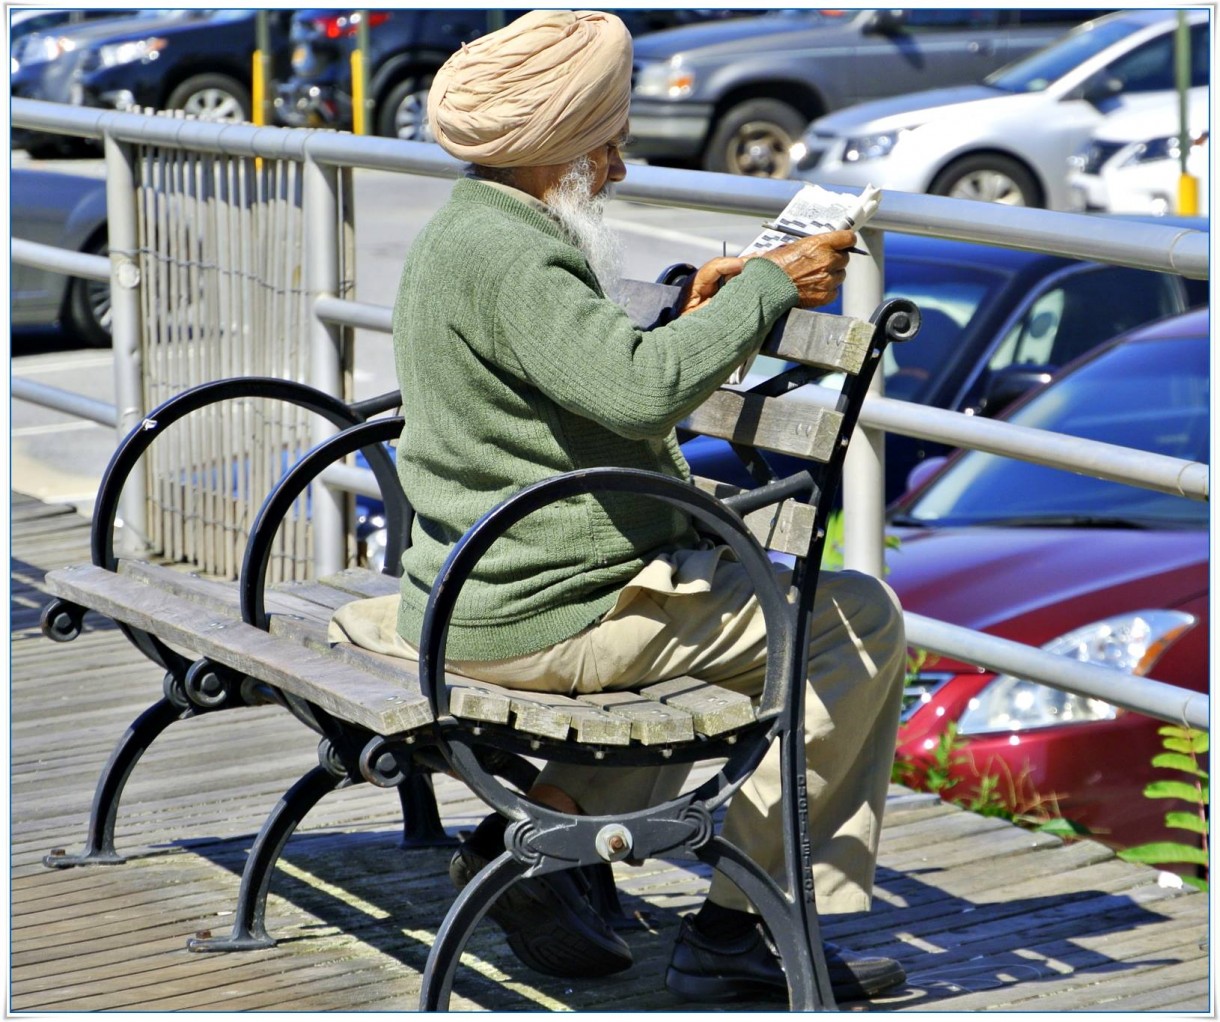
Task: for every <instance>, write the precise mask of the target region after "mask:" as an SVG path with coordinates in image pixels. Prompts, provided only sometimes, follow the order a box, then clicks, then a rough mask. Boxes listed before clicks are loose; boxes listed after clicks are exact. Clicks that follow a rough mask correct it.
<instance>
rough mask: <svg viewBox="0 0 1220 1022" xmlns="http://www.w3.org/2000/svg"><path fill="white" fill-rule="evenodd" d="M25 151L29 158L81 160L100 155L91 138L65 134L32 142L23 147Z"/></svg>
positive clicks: (95, 157)
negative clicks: (79, 137)
mask: <svg viewBox="0 0 1220 1022" xmlns="http://www.w3.org/2000/svg"><path fill="white" fill-rule="evenodd" d="M14 148H19V147H16V146H14ZM25 151H26V155H27V156H29V158H30V159H31V160H76V159H82V160H83V159H97V157H98V156H100V155H101V150H100V149H99V148H98V145H97V143H96V142H94V141H93V140H92V139H87V140H86V139H74V138H69V137H68V136H66V135H65V136H64V137H62V138H57V139H55V140H53V141H48V142H32V143H30V144H29V145H27V146H26V147H25Z"/></svg>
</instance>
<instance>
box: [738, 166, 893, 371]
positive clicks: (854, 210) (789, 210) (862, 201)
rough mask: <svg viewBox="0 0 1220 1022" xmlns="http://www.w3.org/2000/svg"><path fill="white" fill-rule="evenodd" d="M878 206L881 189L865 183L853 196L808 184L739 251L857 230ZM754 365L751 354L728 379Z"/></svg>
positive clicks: (745, 253)
mask: <svg viewBox="0 0 1220 1022" xmlns="http://www.w3.org/2000/svg"><path fill="white" fill-rule="evenodd" d="M880 205H881V190H880V189H878V188H874V187H873V186H872V185H866V186H865V188H864V191H862V192H861V193H860V194H859V195H853V194H852V193H851V192H832V191H829V190H827V189H825V188H822V187H821V186H820V185H814V184H807V185H805V187H804V188H802V189H801V190H800V191H799V192H797V193H796V194H795V195H794V196H793V197H792V200H791V201H790V202H789V203H788V205H786V206H785V207H784V211H783V212H782V213H780V215H779V216H777V217H776V218H775V220H774V221H772V222H771V223H769V224H767V225H766V227H767V229H766V230H765V231H763V232H762V234H760V235H759V236H758V237H757V238H755V239H754V240H753V241H752V242H750V244H748V245H747V246H746V247H745V248H743V249H742V250H741V253H740V254H741V255H742V256H752V255H758V254H759V253H761V252H769V251H771V249H773V248H779V247H780V245H787V244H788V243H789V242H793V241H796V240H797V239H798V238H808V237H810V236H811V235H814V234H826V233H828V232H830V231H844V230H848V231H858V230H859V229H860V228H861V227H863V226H864V225H865V224H866V223H868V220H869V218H870V217H871V216H872V215H873V214H874V213H875V212H877V207H878V206H880ZM753 364H754V357H753V356H751V357H750V358H749V360H747V361H746V362H745V363H744V364H743V365H741V366H739V367H738V368H737V369H736V370H734V372H733V375H732V376H730V377H729V379H728V382H729V383H731V384H740V383H742V382H744V381H745V378H746V374H747V373H748V372H749V371H750V366H752V365H753Z"/></svg>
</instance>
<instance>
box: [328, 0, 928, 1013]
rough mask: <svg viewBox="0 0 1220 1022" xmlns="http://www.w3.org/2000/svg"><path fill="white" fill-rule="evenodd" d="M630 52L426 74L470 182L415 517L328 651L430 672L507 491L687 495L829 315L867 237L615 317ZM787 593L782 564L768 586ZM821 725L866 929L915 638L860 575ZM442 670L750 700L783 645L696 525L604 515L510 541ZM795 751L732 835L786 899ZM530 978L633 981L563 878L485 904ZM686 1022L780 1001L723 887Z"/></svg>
mask: <svg viewBox="0 0 1220 1022" xmlns="http://www.w3.org/2000/svg"><path fill="white" fill-rule="evenodd" d="M630 78H631V39H630V36H629V35H628V33H627V31H626V29H625V27H624V26H623V24H622V22H621V21H620V20H619V19H617V18H615V17H614V16H613V15H609V14H604V13H599V12H593V11H577V12H570V11H535V12H532V13H527V14H525V15H523V16H522V17H520V18H518V19H517V20H515V21H514V22H512V23H511V24H510V25H509V26H508V27H507V28H504V29H501V30H500V31H497V32H494V33H491V34H490V35H487V36H485V37H483V38H481V39H479V40H477V41H476V42H474V43H471V44H470V45H468V46H463V48H462V49H461V51H460V52H458V53H456V54H454V55H453V57H452V58H451V59H450V60H449V61H448V62H447V63H446V64H445V66H444V67H443V68H442V69H441V70H440V72H439V73H438V74H437V75H436V78H435V80H434V82H433V85H432V89H431V94H430V97H429V104H428V111H429V117H430V121H431V125H432V129H433V131H434V133H435V137H436V138H437V140H438V141H439V143H440V145H441V146H442V147H443V148H444V149H445V150H446V151H447V152H449V153H451V154H453V155H455V156H457V157H458V158H460V159H463V160H465V161H468V162H469V163H470V167H469V173H468V176H467V177H466V178H465V179H463V180H460V181H458V182H457V183H456V185H455V186H454V189H453V192H452V196H451V198H450V200H449V202H448V204H447V205H446V206H444V207H443V208H442V209H441V210H440V211H439V212H438V213H437V214H436V216H435V217H434V218H433V219H432V220H431V222H430V223H429V224H428V225H427V226H426V227H425V228H424V230H423V231H422V232H421V233H420V235H419V237H418V238H417V239H416V241H415V243H414V245H413V246H412V248H411V250H410V253H409V254H408V256H407V259H406V263H405V266H404V268H403V273H402V281H401V285H400V287H399V291H398V297H397V301H396V304H395V308H394V345H395V353H396V360H397V371H398V379H399V384H400V386H401V388H402V397H403V405H404V408H405V411H406V418H407V426H406V428H405V430H404V431H403V435H402V440H401V443H400V445H399V447H398V470H399V474H400V477H401V480H402V485H403V489H404V490H405V492H406V495H407V497H408V498H409V500H410V502H411V504H412V506H413V507H414V508H415V510H416V518H415V521H414V526H413V531H412V543H411V547H410V549H408V550H407V552H406V553H405V554H404V556H403V579H402V591H401V597H400V598H399V597H394V598H392V599H389V600H380V601H376V600H374V601H364V602H362V603H357V604H353V605H350V607H349V608H347V609H345V610H344V611H342V612H340V613H338V614H337V615H336V618H335V620H334V622H333V623H332V632H331V635H332V639H333V640H335V641H352V642H355V643H357V644H360V645H363V646H367V647H369V648H373V649H378V650H381V651H383V652H390V653H395V654H398V655H401V656H405V657H411V658H414V657H415V656H416V655H417V652H416V648H415V644H416V643H418V641H419V635H420V628H421V622H422V615H423V610H424V606H425V603H426V601H427V597H428V593H429V590H430V588H431V586H432V583H433V580H434V579H435V577H436V575H437V573H438V571H439V569H440V567H441V565H442V563H443V562H444V559H445V557H446V555H447V554H448V553H449V551H450V549H451V547H452V545H453V544H454V543H455V542H456V541H457V539H458V538H459V537H460V536H461V535H462V534H463V532H465V531H466V529H468V528H469V527H470V526H471V525H472V524H473V523H474V522H475V521H476V520H477V519H478V518H479V517H480V516H482V515H483V514H484V513H485V512H486V511H487V510H489V509H490V508H491V507H492V506H493V505H495V504H496V503H497V502H499V501H500V500H502V499H504V498H505V497H507V496H509V495H510V494H512V493H514V492H516V491H517V490H519V489H521V488H523V487H525V486H527V485H529V484H531V483H534V482H537V481H539V480H541V479H544V478H547V477H549V476H552V475H555V474H558V473H561V472H566V471H570V470H573V469H580V468H585V467H589V466H600V465H617V466H625V467H632V468H641V469H649V470H652V471H654V472H663V473H666V474H668V475H671V476H675V477H678V478H683V479H688V478H689V469H688V467H687V465H686V462H685V460H684V459H683V457H682V453H681V451H680V449H679V447H678V442H677V438H676V436H675V433H674V426H675V424H676V423H677V422H678V421H679V420H681V419H682V418H683V416H685V415H686V414H687V413H688V412H690V411H691V410H692V409H693V408H695V407H696V406H697V405H699V404H700V403H701V402H703V401H704V400H705V399H706V398H707V397H708V396H709V395H710V394H711V393H712V392H713V391H714V390H715V389H716V388H717V387H718V386H719V385H720V384H722V383H723V382H724V381H725V380H726V379H727V378H728V377H729V376H730V374H731V373H732V372H733V370H734V369H735V368H736V367H737V366H739V365H740V364H741V363H742V362H743V360H745V359H746V358H747V357H749V356H750V355H751V354H753V353H754V352H756V351H757V350H758V347H759V345H760V344H761V343H762V341H763V339H764V337H765V336H766V334H767V332H768V331H769V330H770V328H771V326H772V325H773V324H774V323H775V322H776V320H777V319H779V317H780V316H782V315H783V314H784V313H785V312H787V311H788V310H789V309H792V308H794V307H796V306H798V305H799V306H805V307H816V306H818V305H823V304H825V303H827V302H829V301H831V300H832V299H833V298H834V296H835V294H836V292H837V289H838V287H839V286H840V284H841V282H842V279H843V271H844V267H845V266H846V263H847V258H848V256H847V255H846V253H845V252H844V251H843V250H844V249H846V248H848V247H849V246H850V245H851V244H852V243H853V242H854V240H855V235H854V234H852V233H851V232H846V231H841V232H836V233H832V234H828V235H825V236H822V237H820V238H811V239H806V240H803V241H801V242H797V243H795V244H792V245H789V246H786V247H784V248H781V249H778V250H775V251H773V252H770V253H767V254H765V255H762V256H759V257H756V258H751V259H749V260H745V261H743V260H741V259H716V260H712V261H711V262H710V263H708V264H707V265H705V266H703V267H701V268H700V269H699V270H698V271H697V272H696V274H695V275H694V280H693V283H692V285H691V287H690V288H689V291H688V293H687V294H686V295H685V296H684V300H683V302H682V306H681V311H682V314H681V315H680V316H679V317H677V318H676V319H675V320H673V321H672V322H670V323H668V324H666V325H663V326H659V327H657V328H655V329H652V330H649V331H641V330H639V329H637V328H636V327H634V326H633V325H632V323H631V321H630V320H629V318H628V317H627V315H626V313H625V312H624V311H623V309H622V308H621V307H620V306H619V305H617V304H616V303H615V302H614V301H613V300H612V299H610V298H608V297H607V294H608V293H613V289H614V287H615V284H616V282H617V280H618V277H619V274H618V267H617V259H616V251H617V248H616V243H615V239H614V237H613V235H612V234H610V233H609V232H608V230H607V228H606V225H605V223H604V221H603V218H602V209H603V206H604V203H605V200H606V198H607V196H608V195H609V191H610V185H611V184H612V183H613V182H616V181H621V180H622V179H623V178H624V177H625V175H626V168H625V166H624V164H623V160H622V156H621V152H620V146H621V145H622V144H623V142H624V138H625V136H626V133H627V130H628V120H627V113H628V103H629V96H630ZM777 570H778V569H777ZM810 635H811V637H812V638H811V644H810V652H811V657H810V683H811V686H812V690H811V693H810V698H809V699H808V707H809V709H808V713H807V720H806V724H805V727H806V741H807V757H808V764H809V775H808V782H809V783H808V788H809V803H810V824H811V841H812V845H813V851H814V859H815V862H816V868H815V878H814V879H815V885H816V890H817V900H818V904H819V907H820V909H821V911H823V912H832V913H833V912H856V911H861V910H864V909H867V908H868V905H869V901H870V897H871V889H872V880H873V871H874V865H875V860H876V851H877V841H878V837H879V832H880V829H881V828H880V824H881V814H882V810H883V808H884V803H885V793H886V788H887V784H888V781H889V775H890V765H891V762H892V758H893V750H894V738H895V730H896V727H897V717H898V708H899V703H900V698H901V688H902V678H903V667H904V661H905V656H904V654H905V645H904V639H903V632H902V622H901V614H900V612H899V608H898V606H897V602H896V600H895V598H894V596H893V594H892V593H891V591H890V590H889V589H888V588H887V587H886V586H885V585H884V584H883V583H881V582H878V581H877V580H875V579H872V578H869V577H867V576H863V575H859V574H855V573H850V572H843V573H839V574H835V575H827V576H826V577H824V578H823V579H822V581H821V584H820V587H819V590H818V598H817V603H816V606H815V609H814V615H813V624H812V628H811V630H810ZM447 651H448V657H449V666H450V667H451V668H452V669H453V670H454V671H456V672H457V673H459V674H464V675H467V676H469V677H473V678H479V679H483V680H486V681H491V682H495V683H497V684H500V685H504V686H506V687H509V688H518V689H529V690H535V691H555V692H564V693H585V692H596V691H601V690H610V689H623V688H631V687H633V686H638V685H643V684H647V683H650V682H654V681H660V680H663V679H666V678H672V677H677V676H682V675H690V676H694V677H699V678H703V679H706V680H709V681H713V682H716V683H717V684H722V685H724V686H725V687H726V688H730V689H734V690H736V691H740V692H747V693H749V694H752V695H757V694H758V693H759V692H760V691H761V687H762V679H763V673H764V659H765V651H766V642H765V635H764V629H763V620H762V614H761V612H760V610H759V607H758V603H757V601H756V600H755V598H754V596H753V594H752V592H751V590H750V586H749V584H748V581H747V579H746V576H745V573H744V571H742V569H741V566H740V565H739V564H738V563H737V562H736V561H734V560H733V559H732V558H731V556H729V555H728V552H727V550H726V549H725V548H723V547H719V546H714V545H712V544H710V543H709V542H708V541H707V540H705V539H702V538H701V537H700V536H699V535H698V534H697V533H696V531H695V529H694V528H693V526H692V523H691V522H690V521H689V520H688V518H687V517H686V516H685V515H683V514H681V513H680V512H678V511H676V510H673V509H662V508H661V506H660V505H657V504H655V503H652V502H647V501H643V500H637V499H634V498H632V497H631V496H630V495H625V494H612V495H605V494H600V495H593V494H588V495H585V496H582V497H578V498H575V499H572V500H569V501H567V502H565V503H562V504H559V505H554V506H551V507H548V508H545V509H543V510H541V511H539V512H537V513H536V514H534V515H532V516H530V517H529V518H527V519H525V520H524V521H522V522H520V523H519V524H518V525H515V526H513V527H512V528H511V529H510V530H509V532H508V533H507V534H506V536H505V537H504V538H503V539H501V540H500V541H498V542H497V543H496V544H495V545H494V546H493V547H492V549H491V550H490V551H489V552H488V554H487V555H486V556H485V557H484V559H483V561H482V562H481V563H480V565H479V567H478V569H477V571H476V573H475V574H474V576H473V577H472V578H471V580H470V582H469V583H468V584H467V586H466V587H465V589H464V590H463V594H462V598H461V600H460V601H459V604H458V607H457V610H456V612H455V614H454V617H453V620H452V622H451V625H450V629H449V635H448V648H447ZM684 780H685V768H681V769H677V768H670V769H666V770H653V769H636V768H580V767H573V766H564V765H561V764H548V765H547V766H546V767H544V769H543V771H542V772H541V774H540V775H539V779H538V783H537V784H536V786H535V787H534V788H533V789H532V790H531V791H530V792H529V797H531V798H534V799H537V800H538V801H540V802H542V803H545V804H547V805H550V806H552V807H555V808H557V809H560V810H562V811H566V812H572V813H581V812H588V813H599V814H600V813H614V812H621V811H625V810H630V809H634V808H639V807H641V806H643V805H646V804H652V803H655V802H657V801H659V800H660V799H662V798H667V797H672V796H673V795H674V794H676V793H677V792H678V791H680V790H681V787H680V786H681V784H682V783H683V781H684ZM779 800H780V786H779V763H778V756H777V755H775V750H774V749H773V750H772V753H771V754H770V755H768V757H767V758H766V759H765V760H764V762H763V763H762V764H761V765H760V767H759V768H758V770H757V771H756V772H755V773H754V775H753V776H752V778H751V779H750V781H749V782H748V783H747V784H746V785H745V786H744V787H743V788H742V789H741V790H740V791H739V792H738V793H737V795H736V796H735V797H734V798H733V800H732V803H731V805H730V807H729V809H728V812H727V816H726V819H725V823H724V835H725V836H726V837H727V838H728V839H729V840H731V841H733V842H734V843H736V844H737V845H738V846H739V847H740V848H741V849H743V850H744V851H745V852H746V853H747V854H749V855H750V856H751V857H752V858H753V859H754V860H755V861H756V862H758V863H759V864H761V865H762V866H763V867H764V868H767V869H769V870H770V871H771V872H772V873H773V875H776V876H782V868H783V849H782V842H781V839H780V831H779V809H778V806H779ZM504 828H505V821H504V820H503V819H502V818H500V817H498V816H495V815H494V814H493V815H492V816H490V817H488V818H487V819H486V820H484V821H483V823H482V824H481V825H480V826H479V827H478V828H477V829H476V831H475V833H474V834H473V835H472V836H471V837H470V839H469V840H468V841H467V842H466V843H465V844H464V845H463V846H462V848H461V849H460V850H459V851H458V853H457V854H456V855H455V857H454V860H453V864H452V867H451V871H450V872H451V875H452V876H453V878H454V880H455V882H456V883H457V884H458V885H459V886H460V885H462V884H465V883H466V882H468V881H469V879H470V877H471V876H473V874H474V873H475V872H476V871H477V870H478V869H479V868H480V867H481V866H482V865H484V864H485V863H486V862H488V861H489V860H490V859H491V858H493V857H495V856H496V855H497V854H499V853H500V852H502V851H503V849H504V843H503V834H504ZM490 915H491V917H492V919H494V920H495V921H496V922H497V923H498V924H499V925H500V926H501V927H502V928H503V930H504V931H505V933H506V935H507V939H508V942H509V945H510V947H511V948H512V949H513V951H514V952H515V953H516V954H517V956H518V957H519V958H520V959H521V960H522V961H523V962H524V963H525V964H526V965H528V966H530V967H532V968H534V969H537V970H539V971H541V972H545V973H549V974H552V975H561V976H594V975H606V974H609V973H613V972H616V971H619V970H621V969H624V968H626V967H628V966H629V965H630V964H631V960H632V959H631V951H630V949H629V947H628V946H627V944H626V943H625V942H624V941H623V940H622V939H621V938H620V937H619V936H618V935H617V934H616V933H615V932H614V931H613V930H611V929H610V928H609V926H607V925H606V923H605V922H604V921H603V920H602V919H601V918H600V917H599V916H598V914H597V912H596V911H595V910H594V908H593V906H592V904H591V903H590V901H589V898H588V895H587V892H586V891H585V890H584V889H583V888H582V887H581V885H580V882H579V874H578V873H574V872H572V871H569V872H566V873H559V874H550V875H547V876H545V877H540V878H531V879H527V880H523V881H520V882H519V883H517V884H516V885H515V886H514V887H512V888H511V889H510V890H508V891H507V892H506V893H505V894H504V895H503V896H502V897H501V898H500V899H499V901H498V902H497V903H496V905H495V906H494V907H493V908H492V910H491V912H490ZM827 957H828V962H829V964H830V969H831V977H832V983H833V986H834V989H835V993H836V995H837V996H838V997H839V998H840V999H848V998H852V997H867V996H870V995H873V994H876V993H878V992H880V991H882V990H885V989H887V988H889V987H891V986H893V985H895V984H897V983H900V982H902V981H903V979H904V978H905V977H904V973H903V970H902V968H901V967H900V966H899V965H898V964H897V963H896V962H894V961H891V960H889V959H885V958H876V957H873V958H865V957H861V956H857V955H853V954H851V953H849V952H846V951H843V950H841V949H838V948H833V947H832V948H828V949H827ZM666 983H667V985H668V986H669V988H670V989H671V990H673V991H674V992H676V993H677V994H679V995H680V996H682V997H685V998H688V999H699V1000H709V999H723V998H731V997H735V996H752V997H758V996H764V997H774V998H776V999H780V1000H786V997H787V984H786V981H785V977H784V973H783V968H782V965H781V963H780V961H779V959H778V956H777V955H776V953H775V951H774V949H773V947H772V945H771V943H770V941H769V939H768V935H767V933H766V931H765V928H764V927H763V926H762V925H761V924H760V922H759V918H758V916H757V914H756V913H755V911H754V909H753V907H752V906H751V905H750V904H749V903H748V902H747V901H746V900H745V899H744V897H743V896H742V895H741V893H740V892H739V891H738V890H737V889H736V888H735V887H734V886H733V884H732V883H731V882H729V881H728V880H727V879H726V878H725V877H723V876H721V875H719V874H716V875H715V876H714V878H713V881H712V883H711V887H710V891H709V894H708V897H707V901H706V902H705V903H704V905H703V906H702V908H701V909H700V910H699V912H698V913H696V914H695V915H693V916H692V917H689V918H687V919H686V920H684V921H683V925H682V927H681V932H680V934H679V937H678V940H677V943H676V945H675V948H674V952H673V958H672V961H671V964H670V967H669V970H668V973H667V976H666Z"/></svg>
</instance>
